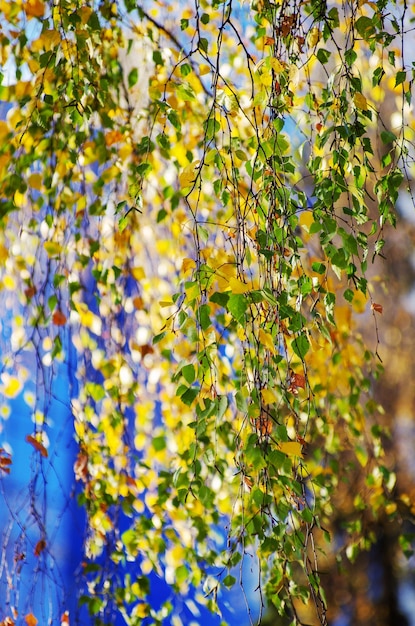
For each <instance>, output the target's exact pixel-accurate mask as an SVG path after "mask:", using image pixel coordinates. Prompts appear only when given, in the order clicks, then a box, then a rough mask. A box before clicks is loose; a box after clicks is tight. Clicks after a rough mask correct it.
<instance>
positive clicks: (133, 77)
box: [128, 67, 138, 89]
mask: <svg viewBox="0 0 415 626" xmlns="http://www.w3.org/2000/svg"><path fill="white" fill-rule="evenodd" d="M137 81H138V69H137V68H136V67H134V68H133V69H132V70H131V72H130V73H129V74H128V86H129V88H130V89H131V88H132V87H134V85H136V84H137Z"/></svg>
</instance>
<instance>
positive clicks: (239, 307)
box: [226, 294, 248, 325]
mask: <svg viewBox="0 0 415 626" xmlns="http://www.w3.org/2000/svg"><path fill="white" fill-rule="evenodd" d="M226 306H227V309H228V311H229V313H231V315H233V317H234V318H235V319H236V321H237V322H239V324H242V325H243V324H244V321H245V312H246V310H247V308H248V302H247V299H246V296H244V295H243V294H231V295H230V296H229V300H228V303H227V305H226Z"/></svg>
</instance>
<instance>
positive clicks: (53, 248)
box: [43, 241, 62, 259]
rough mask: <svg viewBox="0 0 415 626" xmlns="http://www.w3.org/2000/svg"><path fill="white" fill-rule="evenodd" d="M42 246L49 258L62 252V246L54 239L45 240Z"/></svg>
mask: <svg viewBox="0 0 415 626" xmlns="http://www.w3.org/2000/svg"><path fill="white" fill-rule="evenodd" d="M43 247H44V248H45V250H46V252H47V255H48V257H50V258H51V259H52V258H54V257H57V256H59V254H60V253H61V252H62V246H61V245H60V243H57V242H56V241H45V242H44V244H43Z"/></svg>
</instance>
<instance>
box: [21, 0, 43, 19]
mask: <svg viewBox="0 0 415 626" xmlns="http://www.w3.org/2000/svg"><path fill="white" fill-rule="evenodd" d="M23 8H24V12H25V13H26V15H27V17H28V18H29V19H30V18H31V17H43V15H44V13H45V4H44V2H43V1H42V0H28V2H26V3H25V4H24V6H23Z"/></svg>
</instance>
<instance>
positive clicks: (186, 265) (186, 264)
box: [182, 258, 196, 274]
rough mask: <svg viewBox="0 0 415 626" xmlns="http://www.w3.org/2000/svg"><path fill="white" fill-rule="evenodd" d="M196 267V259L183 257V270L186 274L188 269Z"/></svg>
mask: <svg viewBox="0 0 415 626" xmlns="http://www.w3.org/2000/svg"><path fill="white" fill-rule="evenodd" d="M195 267H196V262H195V261H194V259H189V258H186V259H183V261H182V272H183V274H185V273H186V272H187V271H188V270H190V269H194V268H195Z"/></svg>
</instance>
